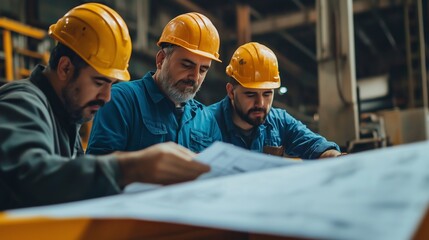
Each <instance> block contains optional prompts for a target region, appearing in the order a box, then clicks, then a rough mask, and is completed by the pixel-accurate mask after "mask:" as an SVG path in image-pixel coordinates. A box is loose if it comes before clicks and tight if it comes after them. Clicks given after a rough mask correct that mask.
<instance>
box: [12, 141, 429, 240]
mask: <svg viewBox="0 0 429 240" xmlns="http://www.w3.org/2000/svg"><path fill="white" fill-rule="evenodd" d="M427 149H429V142H421V143H415V144H410V145H402V146H398V147H389V148H385V149H380V150H374V151H367V152H362V153H357V154H349V155H347V156H344V157H340V158H332V159H326V160H318V161H311V162H310V163H303V164H292V165H288V164H285V165H284V166H277V167H275V168H267V169H263V170H259V171H251V172H244V173H241V174H233V175H228V176H222V177H216V178H209V179H205V180H203V181H193V182H188V183H182V184H176V185H172V186H167V187H162V188H159V189H156V190H152V191H146V192H134V193H128V194H121V195H117V196H112V197H105V198H99V199H93V200H86V201H80V202H74V203H68V204H60V205H52V206H46V207H37V208H28V209H21V210H13V211H9V212H7V214H8V216H10V217H29V216H45V217H46V216H48V217H60V218H70V217H93V218H127V219H144V220H154V221H164V222H172V223H182V224H190V225H195V226H204V227H213V228H220V229H229V230H234V231H245V232H253V233H262V234H271V235H279V236H295V237H302V238H316V239H389V240H390V239H393V240H395V239H398V240H399V239H401V240H402V239H411V238H412V237H413V234H414V232H415V231H416V229H417V228H418V226H419V223H420V221H421V219H422V217H423V216H424V214H425V213H426V210H427V206H428V204H429V191H428V189H429V158H428V156H427V155H428V154H427ZM222 154H225V155H222V156H223V157H214V158H213V159H214V161H215V162H216V161H218V160H217V159H219V160H221V159H225V161H226V160H231V159H230V158H232V156H231V155H230V152H228V153H222ZM247 154H249V156H250V155H253V154H255V153H251V152H248V153H247ZM202 156H203V158H204V155H202ZM210 156H214V155H211V154H210ZM252 157H253V156H251V157H250V158H252ZM250 158H248V157H247V156H246V157H244V155H243V158H241V159H242V160H243V161H244V160H247V159H250ZM257 158H259V157H257ZM282 160H283V159H282ZM292 161H293V160H292ZM209 162H210V161H209ZM287 162H288V161H287ZM233 165H234V166H235V164H233ZM239 167H240V169H243V168H244V169H245V166H244V165H243V166H242V165H239ZM246 167H247V166H246ZM221 175H222V174H221Z"/></svg>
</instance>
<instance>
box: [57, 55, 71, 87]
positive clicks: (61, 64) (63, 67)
mask: <svg viewBox="0 0 429 240" xmlns="http://www.w3.org/2000/svg"><path fill="white" fill-rule="evenodd" d="M72 70H73V64H72V63H71V61H70V58H68V57H66V56H63V57H61V58H60V60H59V61H58V65H57V71H56V72H57V76H58V79H59V80H60V81H66V80H68V79H69V76H70V74H71V73H72Z"/></svg>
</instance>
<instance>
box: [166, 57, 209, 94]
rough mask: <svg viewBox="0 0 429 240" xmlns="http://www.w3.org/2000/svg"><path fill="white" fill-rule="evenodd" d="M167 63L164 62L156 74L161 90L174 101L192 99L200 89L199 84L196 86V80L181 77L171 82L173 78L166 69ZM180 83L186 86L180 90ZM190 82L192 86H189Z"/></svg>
mask: <svg viewBox="0 0 429 240" xmlns="http://www.w3.org/2000/svg"><path fill="white" fill-rule="evenodd" d="M168 65H169V64H168V62H165V63H164V66H163V68H162V69H161V71H160V73H159V75H158V82H159V87H160V88H161V90H162V91H163V92H164V93H165V94H166V95H167V97H168V98H170V100H171V101H173V102H175V103H183V102H187V101H189V100H191V99H193V98H194V97H195V94H197V92H198V91H199V90H200V86H201V85H200V86H198V85H197V82H196V81H195V80H192V79H183V80H179V81H177V82H176V83H173V81H172V80H173V78H172V77H171V75H170V73H169V71H167V68H168ZM180 84H186V85H187V86H188V87H186V88H185V89H184V90H181V89H180V88H179V85H180ZM190 84H192V88H191V87H190V86H189V85H190Z"/></svg>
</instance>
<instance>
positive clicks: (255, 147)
mask: <svg viewBox="0 0 429 240" xmlns="http://www.w3.org/2000/svg"><path fill="white" fill-rule="evenodd" d="M209 109H210V110H211V111H212V112H213V114H214V115H215V117H216V120H217V122H218V125H219V127H220V129H221V132H222V138H223V141H224V142H228V143H231V144H234V145H236V146H239V147H242V148H246V149H250V150H252V151H256V152H263V149H264V146H271V147H281V146H283V147H284V149H285V154H287V155H289V156H294V157H300V158H303V159H315V158H318V157H319V156H320V155H321V154H322V153H323V152H325V151H326V150H328V149H336V150H338V151H339V147H338V145H337V144H335V143H334V142H330V141H327V140H326V139H325V138H324V137H322V136H320V135H319V134H316V133H314V132H312V131H311V130H310V129H308V128H307V127H306V126H305V125H304V124H303V123H301V122H300V121H298V120H296V119H295V118H294V117H292V116H291V115H289V114H288V113H287V112H286V111H285V110H283V109H278V108H271V111H270V112H269V114H268V115H267V118H266V120H265V122H264V123H263V124H261V125H260V126H258V127H256V128H255V130H254V131H255V132H254V133H253V136H254V138H253V140H252V141H251V142H250V145H248V144H246V141H245V140H244V138H243V137H242V135H241V134H240V130H239V128H238V127H237V126H235V125H234V123H233V121H232V111H233V108H232V105H231V102H230V100H229V98H228V97H225V98H224V99H223V100H221V101H220V102H217V103H215V104H213V105H211V106H209Z"/></svg>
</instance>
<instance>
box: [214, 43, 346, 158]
mask: <svg viewBox="0 0 429 240" xmlns="http://www.w3.org/2000/svg"><path fill="white" fill-rule="evenodd" d="M226 73H227V75H228V76H230V77H231V78H230V82H229V83H227V85H226V90H227V96H226V97H225V98H224V99H223V100H221V101H220V102H218V103H215V104H213V105H211V106H210V107H209V108H210V110H211V111H212V112H213V113H214V115H215V117H216V120H217V122H218V124H219V127H220V128H221V131H222V138H223V141H225V142H228V143H232V144H234V145H237V146H240V147H243V148H246V149H250V150H252V151H257V152H265V153H269V154H273V155H280V156H283V155H284V154H286V155H288V156H294V157H299V158H303V159H315V158H323V157H336V156H339V155H341V153H340V152H339V147H338V145H337V144H335V143H333V142H329V141H327V140H326V139H325V138H324V137H322V136H320V135H318V134H316V133H314V132H312V131H311V130H310V129H308V128H307V127H306V126H305V125H304V124H302V123H301V122H300V121H298V120H296V119H295V118H293V117H292V116H291V115H289V114H288V113H287V112H286V111H285V110H282V109H277V108H271V105H272V103H273V98H274V89H276V88H279V87H280V76H279V72H278V63H277V58H276V56H275V54H274V53H273V52H272V51H271V50H270V49H269V48H267V47H266V46H264V45H262V44H259V43H256V42H251V43H247V44H244V45H242V46H240V47H239V48H238V49H237V50H236V51H235V53H234V54H233V56H232V58H231V61H230V64H229V65H228V66H227V68H226Z"/></svg>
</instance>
